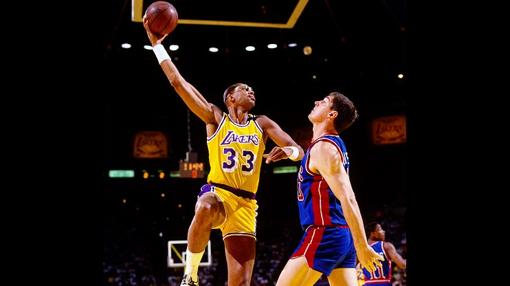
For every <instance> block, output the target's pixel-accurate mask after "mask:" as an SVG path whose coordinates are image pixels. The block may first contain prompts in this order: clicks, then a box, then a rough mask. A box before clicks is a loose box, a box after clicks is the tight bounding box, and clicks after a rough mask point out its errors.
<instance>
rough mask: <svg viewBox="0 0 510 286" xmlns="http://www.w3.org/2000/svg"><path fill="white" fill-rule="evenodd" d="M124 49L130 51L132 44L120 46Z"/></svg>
mask: <svg viewBox="0 0 510 286" xmlns="http://www.w3.org/2000/svg"><path fill="white" fill-rule="evenodd" d="M120 46H121V47H122V48H123V49H129V48H131V44H130V43H124V44H122V45H120Z"/></svg>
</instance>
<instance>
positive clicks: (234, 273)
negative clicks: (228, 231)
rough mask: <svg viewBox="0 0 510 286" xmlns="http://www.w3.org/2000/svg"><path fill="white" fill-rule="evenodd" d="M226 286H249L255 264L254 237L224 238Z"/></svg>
mask: <svg viewBox="0 0 510 286" xmlns="http://www.w3.org/2000/svg"><path fill="white" fill-rule="evenodd" d="M223 241H224V243H225V257H226V260H227V268H228V286H249V285H250V283H251V276H252V272H253V265H254V263H255V242H256V240H255V237H253V236H244V235H240V236H236V235H231V236H227V237H225V238H224V240H223Z"/></svg>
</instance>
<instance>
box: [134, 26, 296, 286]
mask: <svg viewBox="0 0 510 286" xmlns="http://www.w3.org/2000/svg"><path fill="white" fill-rule="evenodd" d="M144 27H145V30H146V31H147V35H148V37H149V40H150V41H151V44H152V46H153V51H154V53H155V54H156V57H157V59H158V62H159V63H160V65H161V68H162V69H163V72H164V73H165V75H166V77H167V78H168V81H169V82H170V84H171V85H172V86H173V88H174V89H175V91H176V92H177V94H178V95H179V96H180V97H181V98H182V100H183V101H184V103H185V104H186V105H187V106H188V107H189V109H190V110H191V111H192V112H193V113H195V114H196V115H197V116H198V117H199V118H200V119H202V121H204V122H205V124H206V129H207V147H208V150H209V164H210V167H211V171H210V173H209V175H208V177H207V182H208V184H206V185H204V186H203V187H202V188H201V191H200V193H199V199H198V201H197V203H196V205H195V216H194V217H193V220H192V222H191V225H190V227H189V229H188V248H187V250H186V266H185V269H184V278H183V280H182V282H181V286H182V285H198V275H197V273H198V265H199V263H200V260H201V259H202V255H203V253H204V250H205V247H206V245H207V242H208V241H209V236H210V232H211V229H220V230H221V232H222V235H223V241H224V244H225V255H226V260H227V268H228V285H229V286H234V285H235V286H239V285H244V286H249V285H250V282H251V277H252V271H253V265H254V262H255V234H256V232H255V229H256V219H255V218H256V215H257V208H258V206H257V200H256V193H257V187H258V184H259V177H260V167H261V164H262V160H264V159H265V161H266V163H270V162H271V161H278V160H281V159H286V158H290V159H292V160H295V161H297V160H301V158H303V156H304V151H303V149H302V148H301V147H300V146H299V145H298V144H297V143H296V142H294V140H292V138H291V137H290V136H289V135H288V134H287V133H285V132H284V131H283V130H282V129H281V128H280V126H278V124H276V123H275V122H274V121H273V120H271V119H269V118H268V117H267V116H264V115H261V116H255V115H252V114H249V111H250V110H251V109H252V108H253V107H254V106H255V92H254V91H253V90H252V88H251V87H249V86H247V85H246V84H242V83H236V84H233V85H231V86H229V87H228V88H227V89H226V90H225V92H224V94H223V101H224V102H225V105H226V106H227V109H228V113H225V112H223V111H222V110H221V109H220V108H219V107H217V106H215V105H214V104H211V103H209V102H208V101H207V100H206V99H205V98H204V97H203V96H202V94H201V93H200V92H199V91H198V90H196V88H195V87H194V86H193V85H191V84H190V83H188V82H187V81H186V80H185V79H184V78H183V77H182V76H181V74H180V73H179V71H178V70H177V68H176V66H175V65H174V64H173V63H172V61H171V59H170V57H169V56H168V53H167V52H166V51H165V48H164V47H163V46H162V45H161V42H162V41H163V39H164V38H165V36H163V37H161V38H159V39H158V38H157V36H156V35H154V34H152V33H151V32H150V30H149V29H148V27H147V22H146V20H145V17H144ZM268 137H269V138H270V139H271V140H273V141H274V142H275V143H276V145H278V146H277V147H274V148H273V150H271V152H269V154H267V155H264V149H265V146H266V144H265V142H266V140H267V138H268Z"/></svg>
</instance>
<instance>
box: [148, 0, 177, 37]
mask: <svg viewBox="0 0 510 286" xmlns="http://www.w3.org/2000/svg"><path fill="white" fill-rule="evenodd" d="M145 18H146V19H147V24H148V26H149V30H151V32H152V33H154V34H156V35H158V36H164V35H167V34H170V33H171V32H172V31H173V30H174V29H175V27H176V26H177V20H178V19H179V16H178V14H177V10H175V7H174V6H173V5H172V4H170V3H168V2H166V1H156V2H154V3H152V4H151V5H149V7H147V10H145Z"/></svg>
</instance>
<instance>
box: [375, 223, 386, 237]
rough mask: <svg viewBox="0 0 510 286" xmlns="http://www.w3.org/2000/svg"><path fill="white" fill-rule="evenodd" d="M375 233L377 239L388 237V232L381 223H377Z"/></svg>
mask: <svg viewBox="0 0 510 286" xmlns="http://www.w3.org/2000/svg"><path fill="white" fill-rule="evenodd" d="M374 234H375V238H377V240H384V238H385V237H386V232H385V231H384V229H383V228H382V227H381V225H380V224H378V225H376V227H375V230H374Z"/></svg>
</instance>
